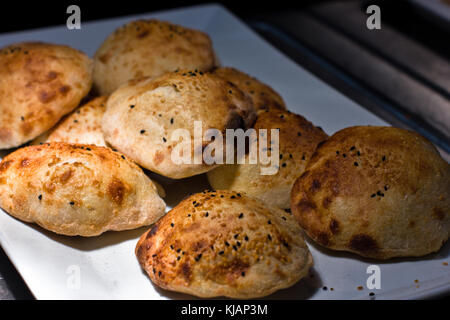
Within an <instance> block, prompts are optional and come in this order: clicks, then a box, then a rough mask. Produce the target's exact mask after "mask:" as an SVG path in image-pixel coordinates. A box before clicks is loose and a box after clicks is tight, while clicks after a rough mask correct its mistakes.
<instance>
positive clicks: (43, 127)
mask: <svg viewBox="0 0 450 320" xmlns="http://www.w3.org/2000/svg"><path fill="white" fill-rule="evenodd" d="M92 66H93V63H92V61H91V59H89V58H88V57H87V56H86V55H85V54H84V53H82V52H80V51H77V50H75V49H72V48H70V47H67V46H62V45H54V44H46V43H30V42H28V43H17V44H13V45H10V46H8V47H5V48H2V49H1V50H0V149H8V148H13V147H17V146H20V145H22V144H24V143H25V142H28V141H30V140H32V139H34V138H36V137H37V136H39V135H40V134H42V133H43V132H45V131H47V130H48V129H50V128H51V127H53V126H54V125H55V124H56V123H57V122H58V121H59V119H61V117H63V116H64V115H65V114H67V113H69V112H70V111H72V110H73V109H74V108H76V107H77V106H78V104H79V103H80V101H81V99H82V98H83V97H84V96H85V95H86V94H87V93H88V92H89V90H90V88H91V85H92Z"/></svg>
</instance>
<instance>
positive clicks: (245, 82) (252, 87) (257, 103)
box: [213, 67, 286, 110]
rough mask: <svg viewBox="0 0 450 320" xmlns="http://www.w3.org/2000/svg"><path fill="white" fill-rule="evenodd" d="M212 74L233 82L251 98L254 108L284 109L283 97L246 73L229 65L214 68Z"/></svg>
mask: <svg viewBox="0 0 450 320" xmlns="http://www.w3.org/2000/svg"><path fill="white" fill-rule="evenodd" d="M213 73H214V74H216V75H218V76H219V77H222V78H224V79H226V80H228V81H231V82H232V83H234V84H235V85H236V86H237V87H238V88H239V89H241V90H242V91H244V92H245V93H246V94H248V95H249V97H250V98H251V99H252V100H253V105H254V107H255V109H256V110H259V109H270V108H278V109H282V110H285V109H286V105H285V104H284V101H283V98H281V96H280V95H279V94H278V93H277V92H276V91H275V90H273V89H272V88H271V87H269V86H268V85H266V84H264V83H262V82H261V81H259V80H258V79H256V78H254V77H251V76H249V75H248V74H246V73H244V72H242V71H239V70H237V69H234V68H230V67H221V68H216V69H214V71H213Z"/></svg>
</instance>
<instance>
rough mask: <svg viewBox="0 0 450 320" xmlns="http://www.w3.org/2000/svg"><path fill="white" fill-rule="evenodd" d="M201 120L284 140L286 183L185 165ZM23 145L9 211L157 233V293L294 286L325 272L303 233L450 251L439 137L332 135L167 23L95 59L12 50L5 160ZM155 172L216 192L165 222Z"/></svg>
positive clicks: (390, 132) (152, 258) (2, 76)
mask: <svg viewBox="0 0 450 320" xmlns="http://www.w3.org/2000/svg"><path fill="white" fill-rule="evenodd" d="M194 121H201V123H202V128H203V129H205V130H206V129H209V128H215V129H217V130H219V131H220V132H225V131H226V130H227V129H243V130H246V129H249V128H254V129H256V130H258V129H279V168H278V172H277V173H276V174H275V175H261V174H260V167H261V166H262V165H261V164H249V163H248V162H247V161H246V162H244V163H242V164H238V163H236V164H208V163H205V162H201V163H192V164H175V163H174V162H173V161H172V159H171V152H173V150H175V149H176V148H178V147H180V144H182V143H185V142H183V141H178V140H176V141H173V140H171V139H170V137H171V135H172V133H173V132H174V131H175V130H177V129H180V128H181V129H186V130H190V132H191V133H192V130H193V123H194ZM269 131H270V130H269ZM191 136H193V134H191ZM208 143H210V142H205V141H203V143H202V148H204V147H206V146H207V145H208ZM24 144H27V146H23V145H24ZM17 147H19V149H17V150H15V151H12V152H11V153H10V154H8V155H7V156H6V157H4V158H3V160H2V162H1V163H0V206H1V207H2V208H3V209H4V210H5V211H6V212H8V213H9V214H10V215H12V216H14V217H16V218H18V219H20V220H22V221H26V222H31V223H36V224H38V225H40V226H41V227H43V228H45V229H47V230H50V231H53V232H55V233H58V234H62V235H67V236H85V237H91V236H98V235H100V234H102V233H103V232H106V231H121V230H127V229H135V228H138V227H141V226H147V225H152V226H151V228H150V229H149V230H148V231H147V232H145V233H144V234H143V235H142V237H141V238H140V239H139V242H138V243H137V246H136V256H137V258H138V260H139V263H140V264H141V266H142V268H143V269H144V270H145V271H146V272H147V274H148V275H149V277H150V279H151V280H152V281H153V283H154V284H156V285H157V286H160V287H162V288H165V289H168V290H173V291H178V292H184V293H188V294H192V295H195V296H199V297H218V296H226V297H233V298H256V297H262V296H266V295H269V294H271V293H273V292H275V291H277V290H279V289H283V288H286V287H289V286H291V285H293V284H294V283H296V282H297V281H298V280H299V279H301V278H302V277H304V276H305V275H306V274H307V273H308V270H309V269H310V267H311V266H312V265H313V258H312V256H311V253H310V252H309V250H308V247H307V245H306V243H305V239H304V233H306V234H307V235H308V236H309V237H310V238H311V239H312V240H313V241H315V242H317V243H318V244H320V245H322V246H324V247H327V248H329V249H331V250H344V251H351V252H354V253H356V254H358V255H361V256H364V257H370V258H375V259H388V258H392V257H405V256H423V255H426V254H429V253H432V252H436V251H437V250H439V249H440V248H441V247H442V246H443V245H444V243H445V242H446V241H447V240H448V238H449V234H450V166H449V164H448V163H447V162H446V161H444V160H443V159H442V158H441V157H440V155H439V153H438V152H437V151H436V149H435V147H434V146H433V145H432V144H431V143H430V142H429V141H427V140H426V139H425V138H423V137H422V136H420V135H418V134H416V133H414V132H410V131H407V130H402V129H397V128H392V127H370V126H360V127H351V128H345V129H343V130H341V131H339V132H337V133H335V134H334V135H332V136H331V137H328V135H327V134H326V133H325V132H324V131H323V130H322V129H321V128H319V127H316V126H314V125H313V124H312V123H311V122H309V121H308V120H307V119H305V118H304V117H303V116H301V115H298V114H294V113H292V112H290V111H288V109H287V107H286V105H285V103H284V101H283V99H282V98H281V96H280V95H279V94H278V93H276V92H275V91H274V90H273V89H272V88H270V87H269V86H267V85H266V84H264V83H262V82H260V81H258V80H257V79H255V78H253V77H251V76H249V75H247V74H246V73H244V72H242V71H239V70H236V69H234V68H231V67H220V66H219V65H218V59H217V56H216V54H215V53H214V50H213V46H212V42H211V40H210V38H209V37H208V35H206V34H205V33H203V32H200V31H197V30H192V29H188V28H184V27H182V26H178V25H174V24H172V23H168V22H161V21H157V20H147V21H144V20H140V21H135V22H131V23H128V24H126V25H124V26H122V27H120V28H118V29H117V30H115V31H114V32H113V33H112V34H111V35H110V36H109V37H108V38H107V39H106V40H105V41H104V42H103V44H102V45H101V46H100V48H99V49H98V50H97V53H96V54H95V57H94V59H93V60H91V59H90V58H89V57H87V56H86V55H85V54H84V53H82V52H80V51H77V50H75V49H72V48H69V47H67V46H62V45H54V44H46V43H29V42H24V43H17V44H13V45H10V46H7V47H5V48H2V49H1V51H0V149H11V148H17ZM191 152H192V153H194V152H195V150H194V147H192V148H191ZM245 157H248V154H247V155H245ZM247 160H248V159H247ZM142 168H144V169H147V170H149V171H151V172H154V173H157V174H159V175H162V176H165V177H167V178H171V179H181V178H186V177H191V176H194V175H199V174H205V173H206V175H207V178H208V181H209V182H210V184H211V187H212V190H213V191H204V192H202V193H198V194H194V195H190V196H189V197H187V198H185V199H184V200H183V201H181V202H180V203H179V204H178V205H177V206H175V207H174V208H173V209H172V210H170V211H169V212H168V213H167V214H166V213H165V209H166V205H165V203H164V200H163V199H162V198H163V197H164V195H165V192H164V190H163V188H162V187H161V186H160V185H158V184H157V183H156V182H154V181H152V180H151V179H150V178H149V176H148V175H147V174H146V173H144V171H143V170H142ZM187 183H188V182H187ZM169 187H170V186H169Z"/></svg>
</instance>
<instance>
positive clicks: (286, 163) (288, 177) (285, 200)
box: [207, 108, 327, 209]
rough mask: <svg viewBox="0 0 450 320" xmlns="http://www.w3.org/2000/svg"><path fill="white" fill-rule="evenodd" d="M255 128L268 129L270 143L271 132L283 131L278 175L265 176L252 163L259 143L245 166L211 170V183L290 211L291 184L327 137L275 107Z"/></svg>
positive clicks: (263, 114) (262, 112)
mask: <svg viewBox="0 0 450 320" xmlns="http://www.w3.org/2000/svg"><path fill="white" fill-rule="evenodd" d="M254 128H255V129H256V130H260V129H267V130H268V135H269V139H268V141H270V140H272V139H271V135H270V129H277V128H278V129H280V131H279V153H280V155H279V169H278V172H277V173H276V174H274V175H262V174H261V167H264V165H262V164H261V163H260V162H258V163H257V164H250V163H249V157H250V154H251V153H252V151H253V149H257V148H258V146H257V144H251V146H250V148H251V149H250V153H249V154H247V155H246V156H245V157H244V159H245V164H238V163H235V164H227V165H224V166H220V167H218V168H216V169H214V170H212V171H209V172H208V173H207V176H208V181H209V183H210V184H211V186H212V187H213V188H214V189H216V190H220V189H227V190H234V191H243V192H245V193H247V194H248V195H249V196H253V197H256V198H258V199H261V200H263V201H264V202H266V203H270V204H271V205H275V206H278V207H280V208H284V209H286V208H289V207H290V194H291V189H292V185H293V184H294V182H295V180H296V179H297V178H298V177H299V176H300V175H301V174H302V173H303V171H304V169H305V167H306V164H307V162H308V160H309V158H311V155H312V154H313V152H314V150H315V149H316V146H317V144H319V143H320V142H321V141H323V140H325V139H326V138H327V135H326V133H325V132H323V130H322V129H321V128H318V127H315V126H314V125H313V124H312V123H311V122H309V121H308V120H306V119H305V118H304V117H302V116H300V115H297V114H294V113H291V112H289V111H285V110H280V109H276V108H274V109H271V110H269V109H267V110H260V111H259V112H258V119H257V121H256V123H255V125H254ZM254 151H256V150H254ZM272 165H275V164H272Z"/></svg>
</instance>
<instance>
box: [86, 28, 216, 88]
mask: <svg viewBox="0 0 450 320" xmlns="http://www.w3.org/2000/svg"><path fill="white" fill-rule="evenodd" d="M94 60H95V67H94V86H95V88H96V90H97V91H98V92H99V93H100V94H102V95H107V94H111V93H112V92H113V91H114V90H116V89H117V88H118V87H119V86H120V85H121V84H123V83H125V82H126V81H128V80H131V79H134V78H140V77H144V76H148V77H155V76H160V75H162V74H163V73H166V72H170V71H174V70H176V69H177V68H180V69H198V70H202V71H208V70H210V69H211V68H213V67H214V66H215V63H216V62H215V54H214V50H213V47H212V43H211V39H210V38H209V36H208V35H207V34H205V33H203V32H201V31H198V30H193V29H188V28H184V27H181V26H178V25H175V24H172V23H169V22H164V21H158V20H153V19H152V20H138V21H133V22H130V23H128V24H126V25H124V26H122V27H120V28H118V29H117V30H116V31H114V32H113V33H112V34H111V35H109V36H108V38H107V39H106V40H105V41H104V42H103V44H102V45H101V46H100V48H99V49H98V50H97V52H96V54H95V57H94Z"/></svg>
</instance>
